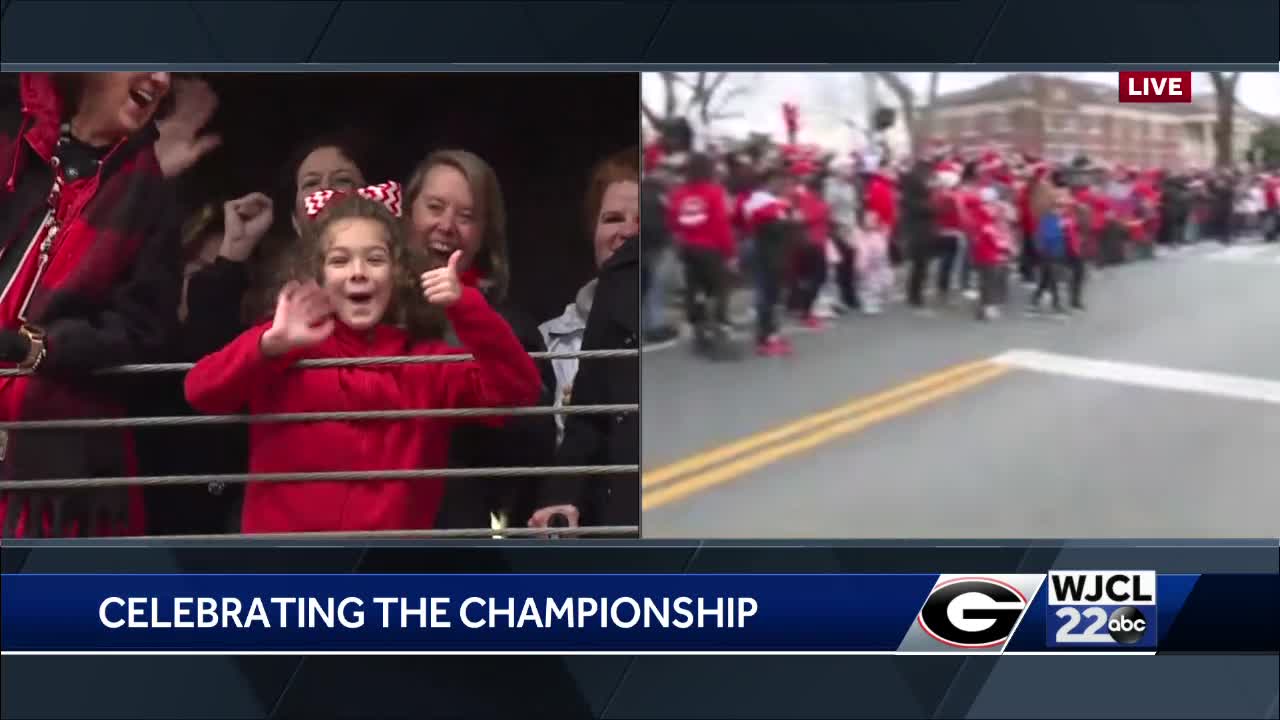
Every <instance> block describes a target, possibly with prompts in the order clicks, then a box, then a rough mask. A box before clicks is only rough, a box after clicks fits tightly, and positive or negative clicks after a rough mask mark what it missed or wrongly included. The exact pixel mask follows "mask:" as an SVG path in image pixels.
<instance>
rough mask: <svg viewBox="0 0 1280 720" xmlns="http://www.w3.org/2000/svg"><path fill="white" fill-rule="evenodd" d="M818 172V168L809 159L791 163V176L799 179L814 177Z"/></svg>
mask: <svg viewBox="0 0 1280 720" xmlns="http://www.w3.org/2000/svg"><path fill="white" fill-rule="evenodd" d="M817 171H818V166H817V165H815V164H814V163H812V162H810V161H809V160H807V159H801V160H797V161H795V162H793V163H791V175H792V176H793V177H797V178H805V177H809V176H810V175H813V174H814V173H815V172H817Z"/></svg>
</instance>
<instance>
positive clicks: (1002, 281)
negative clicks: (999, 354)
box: [967, 187, 1011, 321]
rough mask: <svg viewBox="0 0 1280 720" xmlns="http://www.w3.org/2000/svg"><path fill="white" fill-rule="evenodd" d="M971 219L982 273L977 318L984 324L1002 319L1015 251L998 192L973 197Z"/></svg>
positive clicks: (976, 263)
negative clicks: (1013, 252) (1001, 312)
mask: <svg viewBox="0 0 1280 720" xmlns="http://www.w3.org/2000/svg"><path fill="white" fill-rule="evenodd" d="M967 212H968V217H969V219H970V222H971V227H970V231H969V232H970V235H971V236H972V238H973V245H972V248H971V259H972V261H973V266H974V268H975V269H976V270H977V273H978V299H977V300H978V302H977V305H976V310H977V317H978V319H979V320H982V321H991V320H995V319H996V318H998V317H999V316H1000V306H1001V305H1003V304H1004V302H1005V296H1006V290H1007V289H1008V282H1009V279H1008V273H1007V270H1008V254H1009V251H1010V249H1011V247H1010V243H1009V241H1010V238H1009V237H1008V236H1007V230H1006V229H1005V227H1004V225H1003V223H1002V222H1001V220H1000V217H999V214H1000V207H999V198H998V196H997V191H996V190H995V188H991V187H988V188H985V189H983V190H982V191H981V193H980V194H977V195H971V196H970V197H969V207H968V208H967Z"/></svg>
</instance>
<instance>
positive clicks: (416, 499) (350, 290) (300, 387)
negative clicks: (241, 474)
mask: <svg viewBox="0 0 1280 720" xmlns="http://www.w3.org/2000/svg"><path fill="white" fill-rule="evenodd" d="M399 208H400V188H399V186H398V185H396V184H395V183H386V184H384V185H379V186H374V187H370V188H362V189H361V190H359V191H357V192H356V193H353V194H341V193H339V194H335V193H334V192H333V191H327V190H326V191H320V192H317V193H315V194H313V195H311V196H309V197H308V198H307V210H308V215H309V216H310V219H311V222H310V225H309V226H308V227H305V228H304V238H303V240H302V242H300V243H299V253H300V256H299V263H298V264H299V272H298V273H297V278H298V279H297V280H295V281H293V282H290V283H289V284H288V285H286V286H285V288H284V289H283V290H282V291H281V292H280V294H279V297H278V299H277V304H276V310H275V317H274V318H273V319H272V320H271V321H269V322H266V323H263V324H261V325H258V326H257V327H255V328H252V329H250V330H249V331H247V332H245V333H244V334H242V335H241V336H240V337H239V338H238V339H236V340H235V341H233V342H232V343H231V344H230V345H228V346H227V347H226V348H224V349H222V350H220V351H218V352H216V353H214V354H212V355H209V356H207V357H205V358H204V359H203V360H201V361H200V362H199V363H197V364H196V366H195V367H194V368H193V369H192V370H191V372H190V373H189V374H188V375H187V379H186V395H187V399H188V401H189V402H190V404H191V406H192V407H194V408H196V409H197V410H199V411H201V412H206V413H235V412H240V411H242V410H243V409H245V408H248V410H249V412H250V413H253V414H263V413H298V412H326V411H367V410H391V409H403V408H459V407H512V406H527V405H532V404H533V403H535V402H537V400H538V395H539V386H540V383H541V381H540V378H539V375H538V371H537V369H536V368H535V366H534V363H533V360H532V359H530V357H529V355H528V354H527V353H525V352H524V350H523V349H522V347H521V345H520V341H519V340H518V339H517V338H516V336H515V334H514V333H513V332H512V330H511V327H510V326H509V325H508V324H507V323H506V321H504V320H503V319H502V317H501V316H500V315H498V314H497V312H495V311H494V310H493V309H492V308H490V307H489V305H488V303H487V302H486V301H485V299H484V296H483V295H481V294H480V292H479V291H478V290H476V289H475V288H471V287H466V286H464V285H463V284H462V283H461V281H460V280H459V277H458V270H457V263H458V261H459V259H460V257H461V251H455V252H454V254H453V256H452V257H451V258H450V259H449V262H448V265H447V266H446V267H441V268H436V269H433V270H428V271H427V272H425V273H422V274H421V275H420V276H418V277H415V271H414V270H413V269H412V268H413V266H414V265H415V264H416V263H413V262H411V261H410V259H409V258H410V250H409V247H408V244H407V241H406V237H405V231H404V229H403V226H402V224H401V222H400V220H399V218H398V217H397V216H398V215H399ZM424 299H425V301H426V303H428V304H430V306H433V307H434V308H436V309H437V311H442V312H443V313H444V314H445V315H446V316H447V318H448V320H449V322H450V324H451V325H452V327H453V328H454V331H455V333H456V334H457V336H458V338H459V339H460V341H461V343H462V344H463V345H465V346H466V348H465V350H463V349H459V348H454V347H450V346H449V345H447V344H446V343H444V342H443V341H441V340H438V339H434V338H433V339H427V340H420V339H416V338H414V337H412V336H411V335H410V333H409V332H408V331H406V330H405V329H403V328H402V326H403V325H404V324H406V323H407V322H408V320H409V318H411V317H414V316H416V315H420V314H422V310H423V309H424V305H423V300H424ZM459 352H470V353H472V354H473V355H474V360H470V361H467V362H453V363H429V364H426V363H424V364H409V365H373V366H360V367H336V368H307V369H302V368H297V367H294V365H295V363H296V362H297V361H298V360H302V359H305V358H359V357H373V356H394V355H444V354H455V353H459ZM490 421H491V422H495V423H496V422H500V420H497V419H493V418H490ZM452 422H453V421H452V420H450V419H444V418H422V419H412V420H378V421H367V420H356V421H338V420H324V421H316V422H308V423H302V422H287V423H257V424H253V425H251V426H250V452H249V470H250V472H252V473H255V474H258V473H297V472H312V471H325V472H334V471H338V472H341V471H353V472H355V471H381V470H386V471H396V470H413V469H419V468H431V467H443V466H444V465H445V464H446V458H447V453H448V444H449V437H450V432H451V424H452ZM443 492H444V484H443V481H442V480H439V479H392V478H386V479H374V480H359V481H356V480H352V481H344V480H334V481H314V482H296V483H276V482H260V483H250V484H249V485H248V487H247V488H246V491H245V499H244V509H243V513H242V515H243V517H242V523H241V529H242V531H243V532H246V533H262V532H306V531H326V530H328V531H335V530H398V529H412V528H431V527H433V525H434V522H435V518H436V513H437V510H438V508H439V506H440V501H441V497H442V495H443Z"/></svg>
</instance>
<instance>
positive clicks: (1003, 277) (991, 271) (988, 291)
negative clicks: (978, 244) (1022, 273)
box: [976, 263, 1009, 309]
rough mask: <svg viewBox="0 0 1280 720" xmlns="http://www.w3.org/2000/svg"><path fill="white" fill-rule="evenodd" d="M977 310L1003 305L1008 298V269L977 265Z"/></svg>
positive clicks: (1002, 266) (1000, 266)
mask: <svg viewBox="0 0 1280 720" xmlns="http://www.w3.org/2000/svg"><path fill="white" fill-rule="evenodd" d="M976 270H977V273H978V308H979V309H981V308H984V307H994V306H997V305H1003V304H1005V302H1007V301H1008V298H1009V268H1008V266H1006V265H1004V264H1003V263H1002V264H998V265H978V266H976Z"/></svg>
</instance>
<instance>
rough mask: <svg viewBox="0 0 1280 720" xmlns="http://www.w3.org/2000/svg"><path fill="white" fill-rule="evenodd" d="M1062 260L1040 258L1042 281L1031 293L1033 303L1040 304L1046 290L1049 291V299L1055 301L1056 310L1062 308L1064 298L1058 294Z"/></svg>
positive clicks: (1054, 307)
mask: <svg viewBox="0 0 1280 720" xmlns="http://www.w3.org/2000/svg"><path fill="white" fill-rule="evenodd" d="M1059 264H1060V261H1058V260H1054V259H1052V258H1041V260H1040V283H1039V284H1038V285H1036V291H1035V292H1034V293H1032V294H1031V304H1032V305H1034V306H1039V305H1040V299H1041V298H1042V297H1044V294H1045V293H1046V292H1048V293H1049V299H1050V300H1051V301H1052V302H1053V309H1054V310H1061V309H1062V298H1061V296H1060V295H1059V294H1058V290H1059V288H1058V265H1059Z"/></svg>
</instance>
